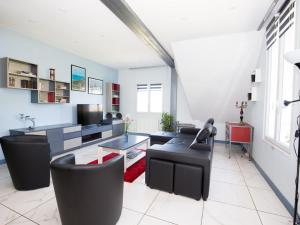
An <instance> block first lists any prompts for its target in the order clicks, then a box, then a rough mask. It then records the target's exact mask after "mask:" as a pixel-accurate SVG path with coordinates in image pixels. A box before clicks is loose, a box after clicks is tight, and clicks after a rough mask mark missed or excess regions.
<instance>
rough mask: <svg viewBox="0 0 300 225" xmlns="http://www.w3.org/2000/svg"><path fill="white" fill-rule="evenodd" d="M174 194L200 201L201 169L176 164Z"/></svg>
mask: <svg viewBox="0 0 300 225" xmlns="http://www.w3.org/2000/svg"><path fill="white" fill-rule="evenodd" d="M174 193H175V194H178V195H183V196H186V197H190V198H194V199H196V200H200V199H201V195H202V168H201V167H198V166H197V167H196V166H190V165H184V164H176V165H175V176H174Z"/></svg>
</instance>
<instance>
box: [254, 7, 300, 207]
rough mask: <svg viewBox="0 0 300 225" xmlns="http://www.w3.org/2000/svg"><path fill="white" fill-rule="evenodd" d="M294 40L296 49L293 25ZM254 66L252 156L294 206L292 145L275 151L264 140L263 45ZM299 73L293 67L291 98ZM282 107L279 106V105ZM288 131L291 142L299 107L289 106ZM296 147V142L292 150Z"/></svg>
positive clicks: (297, 86)
mask: <svg viewBox="0 0 300 225" xmlns="http://www.w3.org/2000/svg"><path fill="white" fill-rule="evenodd" d="M296 6H297V11H298V12H300V4H296ZM296 15H297V21H296V24H299V22H300V17H299V16H300V13H297V14H296ZM296 29H297V37H296V40H297V42H296V46H298V48H299V47H300V40H299V37H300V35H299V34H300V33H299V32H300V27H299V26H296ZM257 67H258V68H261V70H262V83H261V84H260V85H259V87H258V95H259V97H260V99H259V101H257V102H255V103H252V104H251V106H250V107H249V110H248V111H249V112H248V113H249V119H250V123H251V124H252V125H253V126H254V127H255V130H254V149H253V151H254V152H253V157H254V159H255V161H256V162H257V163H258V164H259V166H260V167H261V168H262V169H263V170H264V172H265V173H266V174H267V175H268V176H269V178H270V179H271V180H272V182H273V183H274V184H275V185H276V187H277V188H278V189H279V190H280V192H281V193H282V194H283V195H284V196H285V198H286V199H287V200H288V201H289V202H290V204H291V205H292V206H293V205H294V191H295V176H296V156H295V154H294V150H293V146H292V144H291V146H290V149H289V153H285V152H283V151H281V150H279V149H277V148H274V147H272V146H271V145H270V144H269V143H267V142H266V141H264V136H263V129H264V113H265V105H266V102H265V96H266V79H267V68H266V46H265V45H264V46H263V47H262V49H261V52H260V58H259V61H258V63H257ZM299 78H300V72H299V70H298V69H296V68H295V82H294V98H295V99H297V98H298V95H297V93H298V90H299V89H300V79H299ZM280 104H282V103H280ZM289 107H293V117H292V132H291V140H294V137H293V135H294V132H295V130H296V127H297V126H296V117H297V116H298V115H299V112H300V105H299V104H297V103H296V104H292V105H290V106H289ZM297 148H298V144H297V143H296V149H297Z"/></svg>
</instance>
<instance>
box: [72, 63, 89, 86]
mask: <svg viewBox="0 0 300 225" xmlns="http://www.w3.org/2000/svg"><path fill="white" fill-rule="evenodd" d="M71 89H72V91H83V92H85V91H86V70H85V68H83V67H80V66H75V65H71Z"/></svg>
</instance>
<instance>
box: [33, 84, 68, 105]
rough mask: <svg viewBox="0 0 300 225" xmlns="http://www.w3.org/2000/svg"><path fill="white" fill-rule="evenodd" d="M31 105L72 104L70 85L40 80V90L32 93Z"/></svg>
mask: <svg viewBox="0 0 300 225" xmlns="http://www.w3.org/2000/svg"><path fill="white" fill-rule="evenodd" d="M31 103H38V104H55V103H56V104H58V103H70V84H69V83H66V82H61V81H55V80H49V79H44V78H40V79H39V80H38V90H32V91H31Z"/></svg>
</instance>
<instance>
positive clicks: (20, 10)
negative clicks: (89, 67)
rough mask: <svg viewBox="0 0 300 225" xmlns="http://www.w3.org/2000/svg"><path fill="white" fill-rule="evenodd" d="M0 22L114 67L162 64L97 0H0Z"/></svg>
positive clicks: (4, 25) (35, 37)
mask: <svg viewBox="0 0 300 225" xmlns="http://www.w3.org/2000/svg"><path fill="white" fill-rule="evenodd" d="M0 25H2V26H3V27H6V28H9V29H12V30H15V31H17V32H20V33H22V34H25V35H26V36H29V37H32V38H34V39H37V40H40V41H42V42H45V43H47V44H49V45H51V46H55V47H57V48H60V49H64V50H66V51H69V52H72V53H75V54H77V55H79V56H82V57H85V58H88V59H91V60H94V61H96V62H99V63H101V64H104V65H108V66H111V67H114V68H128V67H140V66H150V65H164V62H163V61H162V60H161V59H160V58H159V57H158V56H157V55H156V53H155V52H154V51H153V50H152V49H151V48H149V47H148V46H146V45H145V44H144V43H143V42H142V41H140V39H138V38H137V37H136V36H135V35H134V34H133V33H132V32H131V31H130V30H129V29H128V28H127V27H126V26H125V25H124V24H123V23H122V22H121V21H120V20H119V19H118V18H117V17H116V16H115V15H114V14H113V13H112V12H111V11H110V10H109V9H107V8H106V6H104V5H103V4H102V3H101V2H100V1H99V0H21V1H20V0H0Z"/></svg>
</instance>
